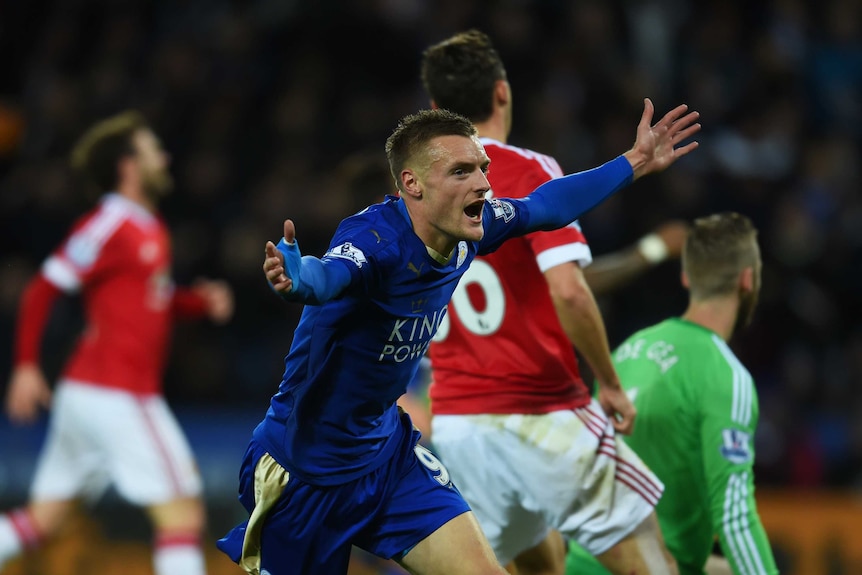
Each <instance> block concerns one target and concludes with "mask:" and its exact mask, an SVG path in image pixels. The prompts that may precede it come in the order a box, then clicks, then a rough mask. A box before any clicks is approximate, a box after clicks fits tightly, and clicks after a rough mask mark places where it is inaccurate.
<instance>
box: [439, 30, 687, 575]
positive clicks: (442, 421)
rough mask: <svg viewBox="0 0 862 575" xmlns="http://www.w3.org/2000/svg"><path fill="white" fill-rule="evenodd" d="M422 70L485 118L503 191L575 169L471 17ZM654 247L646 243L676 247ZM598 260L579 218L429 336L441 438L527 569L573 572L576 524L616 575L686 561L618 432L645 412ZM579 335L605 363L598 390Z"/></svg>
mask: <svg viewBox="0 0 862 575" xmlns="http://www.w3.org/2000/svg"><path fill="white" fill-rule="evenodd" d="M422 81H423V84H424V85H425V88H426V90H427V92H428V95H429V96H430V97H431V100H432V106H435V107H439V108H446V109H449V110H452V111H455V112H458V113H461V114H464V115H466V116H467V117H469V118H470V119H471V120H472V121H473V123H474V124H475V125H476V127H477V129H478V133H479V136H481V141H482V144H483V145H484V147H485V150H486V152H487V153H488V156H489V157H490V159H491V168H490V171H489V175H488V180H489V182H490V185H491V191H490V193H489V195H491V196H492V197H495V198H503V197H507V198H523V197H525V196H527V195H528V194H529V193H530V192H531V191H532V190H533V189H534V188H536V187H537V186H539V185H540V184H543V183H545V182H549V181H550V182H553V181H554V179H555V178H559V177H560V176H562V171H561V170H560V167H559V165H558V164H557V162H556V161H555V160H554V159H553V158H552V157H549V156H546V155H544V154H540V153H538V152H535V151H532V150H528V149H524V148H518V147H515V146H512V145H509V144H507V143H506V140H507V137H508V135H509V131H510V128H511V119H512V94H511V91H510V87H509V83H508V82H507V81H506V72H505V69H504V67H503V63H502V61H501V59H500V57H499V55H498V54H497V52H496V50H495V49H494V47H493V46H492V43H491V41H490V39H489V38H488V36H487V35H485V34H484V33H482V32H480V31H478V30H468V31H465V32H460V33H458V34H455V35H454V36H452V37H450V38H448V39H446V40H444V41H442V42H439V43H437V44H435V45H432V46H430V47H429V48H427V49H426V50H425V52H424V53H423V58H422ZM570 222H571V220H570ZM645 241H650V242H651V241H658V242H659V244H661V240H658V239H657V238H651V239H648V240H645ZM655 247H656V246H646V248H647V249H646V254H648V255H651V256H660V255H662V254H660V253H653V252H651V251H649V250H651V249H653V248H655ZM662 247H663V245H659V246H657V249H659V250H661V248H662ZM626 258H628V259H629V260H634V261H631V262H629V263H628V265H617V266H616V268H615V269H616V271H617V273H616V275H617V276H624V277H631V275H633V274H637V273H639V271H640V270H642V269H644V267H645V266H644V262H645V261H646V259H645V258H638V257H637V255H636V251H635V250H629V251H628V252H625V253H624V254H622V255H615V256H613V258H612V260H613V261H615V262H618V263H622V262H625V261H627V260H626ZM590 261H591V254H590V249H589V247H588V245H587V243H586V239H585V238H584V235H583V233H581V229H580V227H579V225H578V223H577V222H576V221H574V222H571V223H569V225H567V226H565V227H563V228H561V229H559V230H556V231H541V232H536V233H532V234H529V235H526V236H523V237H521V238H518V239H517V240H514V241H511V242H507V243H506V244H505V245H503V246H502V247H500V249H498V250H496V251H495V252H494V253H492V254H488V255H485V256H482V257H481V258H478V259H477V260H476V261H475V262H473V265H472V267H471V268H470V270H469V271H467V272H466V273H465V274H464V278H463V279H462V281H461V283H460V285H459V287H458V289H456V290H455V292H454V294H453V297H452V301H451V302H450V304H449V313H448V315H447V316H446V317H445V318H444V320H443V322H442V323H441V326H440V329H439V330H438V332H437V335H436V336H435V338H434V340H433V341H432V343H431V346H430V348H429V356H430V358H431V367H432V374H433V375H432V382H433V383H432V384H431V387H430V395H431V412H432V423H431V429H432V437H433V441H434V447H435V449H436V450H437V452H438V454H439V455H440V457H441V459H442V460H443V461H444V462H446V465H447V467H448V468H449V470H450V473H451V474H452V477H453V479H454V481H455V483H456V484H457V485H458V488H459V489H460V491H461V493H462V494H463V495H464V498H465V499H466V500H467V502H468V503H469V504H470V507H471V508H472V509H473V511H474V512H475V513H476V516H477V518H478V520H479V523H480V524H481V526H482V529H483V530H484V532H485V535H487V537H488V539H489V540H490V542H491V546H492V547H493V548H494V552H495V553H496V556H497V558H498V559H499V560H500V562H501V563H503V564H504V565H509V564H511V566H510V569H511V570H512V571H513V572H514V571H515V570H517V572H518V573H520V574H522V575H527V574H540V573H557V574H561V573H562V572H563V571H564V568H565V556H566V553H565V544H564V542H563V538H562V537H561V533H562V534H563V535H565V536H567V537H570V538H573V539H575V540H577V541H579V542H580V543H581V544H582V545H584V546H585V547H586V548H587V549H589V550H590V552H591V553H593V554H594V555H596V556H597V557H598V558H599V560H600V561H601V562H602V563H603V564H604V565H606V566H607V567H608V569H610V570H611V571H612V572H613V573H619V574H630V573H639V574H650V573H651V574H657V573H673V572H675V568H674V565H673V563H674V561H673V557H672V556H671V555H670V554H669V553H668V551H667V549H666V548H665V546H664V544H663V541H662V537H661V532H660V530H659V526H658V522H657V521H656V518H655V513H654V507H655V505H656V503H657V502H658V500H659V498H660V497H661V493H662V485H661V482H660V481H658V480H657V479H656V478H655V476H654V475H653V474H652V472H650V470H649V469H647V467H646V466H645V465H644V464H643V463H642V462H641V461H640V459H639V458H638V457H637V456H636V455H635V454H634V453H633V452H632V451H631V449H629V448H628V447H626V445H625V444H624V443H622V442H620V441H618V440H617V438H616V433H617V432H620V433H629V432H631V429H632V426H633V424H634V418H635V409H634V407H633V406H632V404H631V402H630V401H629V399H628V397H627V396H626V395H625V392H624V391H623V389H622V387H621V386H620V382H619V379H618V377H617V374H616V371H615V370H614V368H613V364H612V362H611V357H610V347H609V344H608V340H607V335H606V332H605V326H604V323H603V321H602V316H601V313H600V312H599V309H598V306H597V305H596V301H595V299H594V298H593V294H592V292H591V290H590V288H589V286H588V285H587V282H586V281H585V279H584V275H585V274H584V271H583V269H582V268H583V267H585V266H586V265H587V264H589V263H590ZM612 269H614V268H612ZM617 281H619V280H617ZM606 283H607V282H606ZM574 348H577V349H578V350H580V352H581V353H582V354H583V356H584V358H585V359H586V361H587V362H588V363H589V365H590V367H591V368H592V371H593V373H594V374H595V376H596V380H597V384H598V389H599V393H598V400H593V399H591V398H590V392H589V389H588V387H587V386H586V384H585V383H584V381H583V379H582V378H581V376H580V373H579V371H578V363H577V359H576V355H575V349H574ZM477 454H481V455H477Z"/></svg>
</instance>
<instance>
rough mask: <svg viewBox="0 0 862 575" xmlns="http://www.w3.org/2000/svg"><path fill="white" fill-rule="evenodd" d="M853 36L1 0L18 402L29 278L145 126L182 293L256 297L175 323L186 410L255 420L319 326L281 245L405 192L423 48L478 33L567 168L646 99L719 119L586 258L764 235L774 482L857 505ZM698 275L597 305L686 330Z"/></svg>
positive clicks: (682, 7)
mask: <svg viewBox="0 0 862 575" xmlns="http://www.w3.org/2000/svg"><path fill="white" fill-rule="evenodd" d="M860 23H862V2H859V1H858V0H821V1H819V2H814V1H811V0H764V1H763V2H728V1H726V0H700V1H698V2H693V1H692V2H687V1H685V0H643V1H635V0H614V1H610V0H584V1H578V2H572V1H567V0H534V1H529V0H497V1H478V0H440V1H433V0H359V1H350V2H346V1H345V2H342V1H337V0H318V1H315V2H310V1H308V2H301V1H299V0H245V1H240V0H236V1H226V0H102V1H97V0H89V1H88V0H57V1H45V0H26V1H24V0H4V1H3V2H2V3H0V53H2V54H3V55H4V58H3V73H2V74H0V367H2V372H3V382H2V383H0V385H4V386H5V379H6V377H7V376H8V370H9V366H10V361H11V351H12V333H13V325H14V320H15V317H16V308H17V305H18V299H19V296H20V293H21V289H22V287H23V284H24V282H25V281H26V280H27V279H28V278H29V277H30V276H31V274H32V273H34V272H35V270H36V269H37V267H38V265H39V263H40V262H41V260H42V259H43V258H44V257H45V256H46V255H47V254H48V251H49V250H50V249H51V248H52V247H53V246H55V245H56V244H57V242H58V241H59V240H60V239H61V238H62V237H63V235H64V234H65V232H66V231H67V228H68V226H69V224H70V223H71V222H72V221H73V219H74V218H75V217H77V216H78V215H80V214H81V213H82V212H83V210H84V209H85V208H86V207H87V206H88V204H87V203H86V200H85V198H84V197H83V196H82V195H81V194H80V191H79V190H78V189H77V188H76V187H75V186H74V185H73V183H72V180H71V179H70V177H69V172H68V163H67V153H68V150H69V148H70V146H71V144H72V143H73V141H74V140H75V139H76V138H77V137H78V136H79V135H80V134H81V132H82V131H83V130H84V129H85V128H86V127H87V126H89V125H90V124H91V123H92V122H93V121H95V120H97V119H100V118H102V117H104V116H106V115H109V114H112V113H115V112H117V111H119V110H122V109H124V108H128V107H136V108H139V109H140V110H142V111H143V112H144V114H145V115H146V116H147V117H148V118H149V119H150V120H151V121H152V123H153V125H154V127H155V129H156V131H157V133H159V134H160V136H161V138H162V140H163V142H164V145H165V147H166V148H167V149H168V151H169V152H170V153H171V155H172V172H173V174H174V177H175V179H176V183H177V186H176V191H175V193H174V194H173V196H172V197H170V198H169V199H168V200H167V201H166V202H165V203H164V205H163V208H164V214H165V216H166V218H167V220H168V222H169V224H170V226H171V228H172V230H173V233H174V250H175V260H176V261H175V276H176V279H177V281H178V283H188V282H191V281H192V280H193V279H194V278H196V277H201V276H205V277H222V278H225V279H227V280H228V281H229V282H230V283H231V284H232V285H233V287H234V289H235V290H236V298H237V300H236V303H237V311H236V316H235V319H234V320H233V321H232V322H231V323H230V324H229V325H228V326H226V327H212V326H207V325H187V326H186V325H182V326H180V327H179V329H178V331H177V333H176V336H175V341H174V347H173V352H172V356H171V357H172V359H171V364H170V369H169V373H168V379H167V385H166V394H167V397H168V399H169V401H170V402H171V404H172V405H174V406H176V407H177V409H178V411H181V410H182V409H183V407H184V406H194V408H195V409H198V410H201V411H200V412H201V413H219V412H220V410H223V409H225V408H228V407H229V408H231V409H245V410H247V411H248V412H250V413H251V414H252V415H251V416H250V417H249V419H248V421H250V422H251V423H250V425H253V424H254V422H256V421H257V420H258V419H259V417H260V416H262V414H263V412H264V410H265V409H266V407H267V402H268V399H269V397H270V395H271V394H272V393H273V392H274V391H275V389H276V388H277V385H278V383H279V381H280V378H281V372H282V367H283V364H282V359H283V356H284V355H285V353H286V352H287V350H288V347H289V345H290V341H291V337H292V330H293V327H294V326H295V322H296V321H297V319H298V314H299V311H300V309H299V307H298V306H293V305H287V304H283V303H281V302H280V301H278V299H277V298H276V297H275V296H273V295H272V294H271V293H270V292H269V289H268V287H267V285H266V283H265V279H264V277H263V274H262V272H261V263H262V257H263V246H264V243H265V241H266V240H268V239H274V240H275V239H278V237H280V235H281V224H282V220H283V219H284V218H285V217H290V218H292V219H294V221H295V222H296V226H297V236H298V238H299V240H300V242H301V245H302V248H303V252H304V253H308V254H314V255H322V253H323V252H324V251H325V249H326V246H327V243H328V241H329V238H330V236H331V234H332V232H333V231H334V229H335V226H336V225H337V223H338V222H339V221H340V220H341V219H342V218H344V217H345V216H347V215H349V214H351V213H353V212H355V211H357V210H358V209H360V208H362V207H364V206H365V205H367V204H369V203H371V202H375V201H379V200H380V199H382V198H383V196H384V194H386V193H392V192H393V190H394V185H393V183H392V180H391V177H390V176H389V175H388V171H387V167H386V163H385V156H384V153H383V143H384V141H385V139H386V137H387V136H388V135H389V133H390V132H391V130H392V129H393V128H394V126H395V124H396V122H397V120H398V119H399V118H400V117H401V116H403V115H405V114H407V113H410V112H413V111H415V110H417V109H419V108H422V107H427V101H426V99H425V96H424V95H423V92H422V88H421V84H420V81H419V58H420V54H421V51H422V50H423V48H424V47H425V46H427V45H428V44H429V43H432V42H436V41H439V40H441V39H442V38H444V37H446V36H448V35H449V34H451V33H453V32H455V31H457V30H461V29H464V28H466V27H471V26H475V27H478V28H481V29H482V30H484V31H485V32H487V33H488V34H489V35H490V36H491V37H492V39H493V40H494V42H495V44H496V47H497V48H498V50H499V51H500V53H501V56H502V58H503V60H504V62H506V64H507V71H508V74H509V80H510V82H511V84H512V85H513V89H514V91H515V94H516V100H515V108H514V110H515V112H514V113H515V119H514V131H513V133H512V137H511V138H510V142H511V143H513V144H515V145H522V146H525V147H531V148H534V149H537V150H541V151H544V152H546V153H549V154H551V155H554V156H555V157H556V158H557V159H558V160H559V162H560V164H561V165H562V167H563V169H564V170H565V171H566V172H572V171H577V170H581V169H586V168H590V167H593V166H594V165H597V164H599V163H602V162H604V161H607V160H609V159H612V158H613V157H614V156H616V155H617V154H619V153H621V152H623V151H625V150H626V149H628V147H629V146H630V145H631V142H632V141H633V138H634V127H635V125H636V124H637V121H638V119H639V117H640V113H641V110H642V106H643V98H644V97H645V96H649V97H651V98H652V99H653V101H654V102H655V104H656V108H657V114H658V115H661V114H664V112H666V111H667V110H668V109H670V108H671V107H673V106H675V105H677V104H678V103H682V102H684V103H687V104H688V105H689V106H690V107H691V108H693V109H696V110H698V111H700V113H701V121H702V123H703V131H702V134H701V135H700V136H699V137H698V140H699V141H700V143H701V148H700V149H699V150H698V151H697V152H696V153H694V154H692V155H690V156H689V157H687V158H685V159H684V160H682V161H680V162H679V163H678V165H677V166H675V167H674V169H672V170H670V171H669V172H667V173H664V174H661V175H659V176H652V177H650V178H647V179H644V180H642V181H639V182H638V183H637V184H636V185H635V186H634V187H632V188H631V189H628V190H625V191H624V192H622V193H620V194H618V195H617V196H615V197H613V198H612V199H610V200H609V201H607V202H606V203H604V204H603V205H601V206H600V207H599V208H597V209H595V210H594V211H592V212H590V213H588V214H587V215H585V216H584V217H583V218H582V220H581V224H582V226H583V228H584V231H585V233H586V235H587V238H588V239H589V240H590V242H591V246H592V249H593V252H594V254H597V255H598V254H603V253H607V252H610V251H612V250H614V249H617V248H620V247H623V246H625V245H627V244H630V243H631V242H633V241H635V240H636V239H637V238H639V237H640V236H642V235H643V234H645V233H647V232H648V231H649V230H650V229H652V228H653V227H654V226H656V225H657V224H659V223H661V222H662V221H663V220H665V219H668V218H686V219H692V218H695V217H698V216H701V215H705V214H708V213H711V212H714V211H720V210H735V211H739V212H742V213H745V214H747V215H749V216H750V217H751V218H752V219H753V221H754V222H755V224H756V225H757V226H758V228H759V230H760V240H761V246H762V249H763V259H764V270H763V291H762V294H761V307H760V308H759V311H758V314H757V317H756V319H755V322H754V324H753V326H752V329H750V330H749V331H748V332H747V333H745V334H742V335H741V337H739V338H738V339H736V340H735V341H734V344H733V347H734V349H735V351H736V352H737V354H738V355H739V356H740V358H741V359H742V361H743V363H745V364H746V365H747V366H748V367H749V369H750V370H751V372H752V374H753V376H754V379H755V382H756V384H757V387H758V390H759V393H760V409H761V423H760V429H759V433H758V437H757V445H756V447H757V458H758V459H757V462H758V475H757V481H758V484H759V485H766V486H793V487H830V488H832V487H834V488H839V487H840V488H847V487H856V488H862V417H860V414H862V390H860V387H859V382H860V381H862V193H860V185H862V172H860V158H862V150H860V145H862V29H860ZM678 272H679V269H678V263H677V262H668V263H666V264H663V265H662V266H659V267H657V268H655V269H654V270H652V271H651V272H650V273H649V274H647V275H646V276H644V277H643V278H641V279H639V280H638V281H636V282H635V283H633V284H632V285H630V286H629V287H627V288H625V289H623V290H620V291H618V292H616V293H615V294H613V295H611V296H607V297H603V298H602V299H601V300H600V305H601V308H602V310H603V312H604V314H605V320H606V322H607V325H608V330H609V338H610V340H611V344H612V345H616V344H617V343H619V342H620V341H621V340H622V339H623V338H624V337H625V336H626V335H628V334H629V333H631V332H632V331H633V330H635V329H637V328H640V327H643V326H645V325H647V324H649V323H653V322H655V321H658V320H659V319H662V318H664V317H666V316H668V315H675V314H679V313H681V312H682V311H683V310H684V307H685V302H686V294H685V292H684V291H683V290H682V289H681V288H680V286H679V277H678V276H679V273H678ZM73 303H74V302H72V303H70V304H68V305H63V306H62V307H61V308H60V309H59V310H57V311H58V313H55V314H54V316H55V317H54V318H53V320H52V322H51V326H50V327H49V333H48V345H47V346H46V350H45V354H46V355H45V360H46V362H47V365H48V367H49V373H56V371H57V370H58V369H59V366H60V363H61V362H62V360H63V359H64V357H65V354H66V352H67V351H68V349H69V347H70V344H71V342H70V340H69V338H68V336H69V334H70V333H73V332H74V331H75V330H76V329H77V328H78V322H80V321H81V318H80V312H79V311H78V310H77V308H76V307H75V306H74V305H72V304H73ZM52 369H53V372H52V371H51V370H52ZM243 430H244V431H243V433H250V431H251V427H250V426H244V427H243ZM192 434H193V432H192ZM246 439H247V436H243V437H240V438H239V441H240V443H242V444H244V442H245V440H246ZM0 449H3V450H5V449H7V446H5V445H4V446H3V447H2V448H0ZM240 455H241V454H231V457H232V459H231V460H230V461H229V462H228V467H227V469H228V471H227V474H228V477H226V483H227V484H228V485H230V486H233V485H234V484H235V476H236V475H235V474H236V469H238V464H239V456H240Z"/></svg>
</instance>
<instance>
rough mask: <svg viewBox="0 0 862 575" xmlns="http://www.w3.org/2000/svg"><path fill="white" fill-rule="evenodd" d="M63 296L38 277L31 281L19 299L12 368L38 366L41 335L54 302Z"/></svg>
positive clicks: (55, 288) (50, 284) (53, 286)
mask: <svg viewBox="0 0 862 575" xmlns="http://www.w3.org/2000/svg"><path fill="white" fill-rule="evenodd" d="M61 293H62V292H61V291H60V289H59V288H57V287H56V286H55V285H54V284H52V283H50V282H49V281H48V280H46V279H45V278H44V276H42V275H41V274H40V275H38V276H36V277H35V278H33V280H31V281H30V283H29V284H27V287H26V288H25V290H24V293H23V295H22V296H21V304H20V307H19V311H18V321H17V323H16V328H15V351H14V362H15V365H16V366H18V365H26V364H33V365H36V364H38V363H39V356H40V348H41V344H42V335H43V334H44V331H45V326H46V325H47V323H48V318H49V317H50V314H51V309H52V307H53V305H54V302H55V301H56V300H57V298H58V297H59V296H60V294H61Z"/></svg>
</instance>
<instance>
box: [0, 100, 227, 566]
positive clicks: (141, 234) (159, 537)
mask: <svg viewBox="0 0 862 575" xmlns="http://www.w3.org/2000/svg"><path fill="white" fill-rule="evenodd" d="M72 167H73V168H74V169H75V170H76V171H78V172H79V173H80V174H81V175H83V176H84V177H85V178H86V179H87V180H88V181H89V182H90V183H91V184H92V185H94V186H95V187H96V188H98V190H99V191H100V192H101V193H102V196H101V199H100V201H99V203H98V205H97V206H96V207H94V208H93V209H92V210H91V211H89V212H88V213H87V214H85V215H84V216H83V217H81V218H80V219H79V220H78V221H77V223H76V224H75V225H74V226H73V228H72V230H71V232H70V234H69V235H68V237H67V238H66V239H65V241H64V242H63V243H62V244H61V245H60V247H59V248H58V249H57V250H56V251H55V252H54V253H52V254H51V255H50V256H49V257H48V258H47V259H46V260H45V262H44V263H43V265H42V268H41V271H40V272H39V274H38V275H37V276H36V277H35V278H33V280H31V282H30V283H29V284H28V286H27V288H26V290H25V292H24V295H23V298H22V301H21V307H20V315H19V318H18V322H17V332H16V339H15V357H14V362H15V364H14V368H13V372H12V375H11V379H10V381H9V387H8V390H7V395H6V413H7V414H8V416H9V418H10V419H11V420H12V421H13V422H14V423H19V424H25V423H31V422H33V421H34V420H35V419H36V418H37V417H38V415H39V411H40V409H41V408H44V409H49V408H50V410H51V419H50V422H49V428H48V434H47V437H46V440H45V445H44V446H43V448H42V452H41V453H40V456H39V460H38V463H37V467H36V473H35V478H34V480H33V483H32V485H31V492H30V500H29V503H28V504H27V505H26V506H25V507H23V508H21V509H16V510H13V511H10V512H8V513H5V514H2V515H0V565H2V564H3V563H4V562H5V561H7V560H8V559H10V558H11V557H14V556H15V555H17V554H19V553H20V552H22V551H24V550H27V549H31V548H35V547H37V546H38V545H40V544H41V543H42V542H43V541H44V540H45V539H46V538H48V537H50V536H51V535H53V534H55V533H56V532H57V531H58V530H59V528H60V527H61V525H62V524H63V522H64V520H65V519H66V518H67V517H68V516H69V514H70V512H71V511H72V509H73V505H74V503H75V502H76V501H77V500H86V501H88V502H91V501H93V500H94V499H95V498H96V497H98V496H99V495H100V494H102V493H103V492H104V491H105V489H106V488H107V487H108V486H109V485H110V484H113V485H114V487H115V488H116V489H117V491H118V493H119V494H120V495H121V496H122V497H123V498H125V499H126V500H127V501H128V502H130V503H131V504H133V505H136V506H140V507H143V508H144V509H145V510H146V512H147V514H148V516H149V519H150V521H151V522H152V526H153V531H154V535H155V551H154V566H155V573H156V575H169V574H170V575H175V574H177V573H182V574H183V575H203V574H204V573H205V563H204V557H203V553H202V550H201V536H202V532H203V529H204V524H205V509H204V505H203V501H202V499H201V491H202V484H201V477H200V475H199V472H198V469H197V466H196V464H195V460H194V458H193V455H192V452H191V449H190V448H189V444H188V442H187V440H186V438H185V435H184V434H183V432H182V430H181V428H180V426H179V425H178V423H177V421H176V419H175V417H174V415H173V414H172V412H171V410H170V409H169V407H168V405H167V403H166V402H165V400H164V398H163V396H162V376H163V372H164V367H165V361H166V358H167V351H168V342H169V339H170V331H171V326H172V323H173V321H174V320H175V319H177V318H203V317H209V318H210V319H211V320H213V321H215V322H218V323H223V322H226V321H228V320H229V319H230V317H231V315H232V314H233V295H232V292H231V290H230V288H229V287H228V286H227V284H225V283H224V282H221V281H209V280H202V281H200V282H199V283H197V284H196V285H195V286H194V287H192V288H191V289H188V288H185V289H184V288H179V287H175V286H174V284H173V283H172V280H171V275H170V272H171V245H170V238H169V233H168V229H167V228H166V226H165V223H164V221H163V220H162V219H161V217H160V216H159V214H158V208H157V207H158V203H159V200H160V199H161V198H162V197H163V196H165V195H166V194H168V193H169V192H170V191H171V189H172V186H173V182H172V179H171V177H170V174H169V172H168V156H167V154H166V153H165V152H164V150H163V149H162V147H161V144H160V142H159V140H158V138H157V137H156V135H155V134H154V133H153V131H152V130H151V128H150V127H149V126H148V125H147V123H146V121H145V120H144V118H143V117H142V116H141V115H140V114H138V113H137V112H135V111H127V112H123V113H121V114H118V115H116V116H113V117H111V118H108V119H105V120H103V121H101V122H99V123H97V124H95V125H94V126H93V127H92V128H90V130H88V131H87V132H86V133H85V134H84V135H83V137H82V138H81V139H80V141H79V142H78V143H77V145H76V146H75V148H74V150H73V152H72ZM64 293H66V294H74V293H80V294H81V296H82V301H83V304H84V308H85V312H86V327H85V329H84V331H83V333H82V334H81V335H80V337H79V339H78V341H77V344H76V347H75V348H74V351H73V353H72V354H71V357H70V358H69V359H68V361H67V363H66V365H65V368H64V369H63V372H62V375H61V377H60V381H59V382H58V383H57V386H56V388H55V390H54V393H53V394H52V392H51V389H50V387H49V385H48V383H47V381H46V379H45V376H44V374H43V372H42V369H41V367H40V361H39V356H40V347H41V342H42V334H43V331H44V328H45V325H46V323H47V321H48V318H49V316H50V312H51V308H52V305H53V304H54V302H55V301H56V299H57V298H58V297H59V296H60V295H61V294H64Z"/></svg>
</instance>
